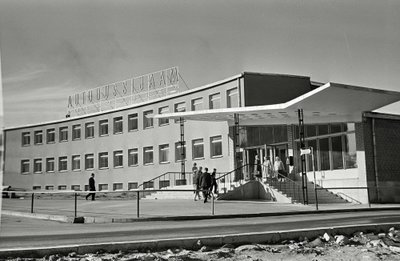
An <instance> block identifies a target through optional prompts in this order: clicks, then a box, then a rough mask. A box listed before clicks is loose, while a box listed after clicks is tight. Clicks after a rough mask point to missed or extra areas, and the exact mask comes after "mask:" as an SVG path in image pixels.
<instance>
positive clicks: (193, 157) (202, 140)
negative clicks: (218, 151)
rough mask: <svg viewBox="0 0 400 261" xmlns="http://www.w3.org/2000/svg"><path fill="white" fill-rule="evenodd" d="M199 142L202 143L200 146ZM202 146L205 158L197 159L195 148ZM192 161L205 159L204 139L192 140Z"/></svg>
mask: <svg viewBox="0 0 400 261" xmlns="http://www.w3.org/2000/svg"><path fill="white" fill-rule="evenodd" d="M197 141H201V142H200V143H199V144H196V142H197ZM200 145H201V146H202V150H203V156H201V157H196V155H195V154H196V150H195V146H200ZM192 159H194V160H200V159H204V139H203V138H198V139H194V140H192Z"/></svg>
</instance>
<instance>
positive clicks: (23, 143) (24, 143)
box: [21, 131, 31, 147]
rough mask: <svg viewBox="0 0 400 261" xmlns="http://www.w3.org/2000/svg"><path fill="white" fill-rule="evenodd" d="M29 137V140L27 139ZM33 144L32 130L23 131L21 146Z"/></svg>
mask: <svg viewBox="0 0 400 261" xmlns="http://www.w3.org/2000/svg"><path fill="white" fill-rule="evenodd" d="M26 139H27V142H25V140H26ZM30 145H31V132H30V131H25V132H22V133H21V146H22V147H28V146H30Z"/></svg>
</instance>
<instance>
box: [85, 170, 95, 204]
mask: <svg viewBox="0 0 400 261" xmlns="http://www.w3.org/2000/svg"><path fill="white" fill-rule="evenodd" d="M89 191H96V185H95V181H94V173H92V175H91V176H90V178H89ZM95 195H96V193H93V192H91V193H89V194H87V195H86V200H88V198H89V197H90V196H92V201H94V197H95Z"/></svg>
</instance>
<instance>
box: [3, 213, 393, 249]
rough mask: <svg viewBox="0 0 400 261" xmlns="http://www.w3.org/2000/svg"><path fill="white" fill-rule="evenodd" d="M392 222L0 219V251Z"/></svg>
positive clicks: (385, 216) (363, 216) (334, 216)
mask: <svg viewBox="0 0 400 261" xmlns="http://www.w3.org/2000/svg"><path fill="white" fill-rule="evenodd" d="M398 222H400V211H399V210H375V211H366V212H345V213H325V214H324V213H319V214H307V215H287V216H286V215H284V216H272V217H255V218H232V219H211V220H186V221H152V222H148V221H144V222H134V223H110V224H96V223H94V224H68V223H58V222H55V221H43V220H34V219H28V218H16V217H7V216H3V217H2V226H1V233H0V236H1V240H0V250H1V249H7V248H8V249H16V248H30V247H51V246H59V245H72V244H74V245H76V244H91V243H105V242H123V241H137V240H153V239H172V238H184V237H194V236H196V237H201V236H215V235H232V234H238V233H251V232H257V233H258V232H273V231H284V230H293V229H307V228H310V229H311V228H320V227H333V226H345V225H366V224H378V223H398Z"/></svg>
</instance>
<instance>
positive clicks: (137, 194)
mask: <svg viewBox="0 0 400 261" xmlns="http://www.w3.org/2000/svg"><path fill="white" fill-rule="evenodd" d="M136 217H137V218H139V190H138V191H136Z"/></svg>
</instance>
